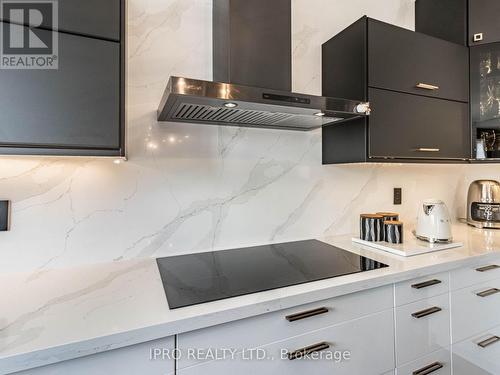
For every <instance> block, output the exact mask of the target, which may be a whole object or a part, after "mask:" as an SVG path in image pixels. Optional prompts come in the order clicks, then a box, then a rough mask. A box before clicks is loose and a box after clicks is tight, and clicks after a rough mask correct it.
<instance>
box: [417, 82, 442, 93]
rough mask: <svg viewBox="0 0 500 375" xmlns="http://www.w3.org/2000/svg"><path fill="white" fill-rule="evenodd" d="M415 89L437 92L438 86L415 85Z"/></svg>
mask: <svg viewBox="0 0 500 375" xmlns="http://www.w3.org/2000/svg"><path fill="white" fill-rule="evenodd" d="M416 87H417V88H419V89H424V90H432V91H434V90H439V86H435V85H430V84H428V83H417V85H416Z"/></svg>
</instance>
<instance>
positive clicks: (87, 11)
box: [2, 0, 124, 41]
mask: <svg viewBox="0 0 500 375" xmlns="http://www.w3.org/2000/svg"><path fill="white" fill-rule="evenodd" d="M57 4H58V15H59V16H58V24H59V26H58V30H59V31H63V32H68V33H74V34H79V35H87V36H93V37H97V38H103V39H110V40H115V41H119V40H120V39H121V32H120V19H121V12H122V9H121V7H122V6H124V5H122V0H59V1H58V2H57ZM2 21H7V22H10V21H11V19H10V15H9V13H6V14H3V17H2ZM26 21H27V20H26ZM40 28H46V29H53V25H52V23H51V22H49V19H44V20H43V21H42V24H41V25H40Z"/></svg>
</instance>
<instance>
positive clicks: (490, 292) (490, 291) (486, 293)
mask: <svg viewBox="0 0 500 375" xmlns="http://www.w3.org/2000/svg"><path fill="white" fill-rule="evenodd" d="M497 293H500V289H497V288H491V289H488V290H485V291H483V292H479V293H476V296H478V297H489V296H492V295H493V294H497Z"/></svg>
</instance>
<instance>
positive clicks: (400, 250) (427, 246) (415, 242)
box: [352, 232, 464, 257]
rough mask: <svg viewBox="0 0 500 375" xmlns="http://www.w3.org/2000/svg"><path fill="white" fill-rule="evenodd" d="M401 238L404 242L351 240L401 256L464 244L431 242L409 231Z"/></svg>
mask: <svg viewBox="0 0 500 375" xmlns="http://www.w3.org/2000/svg"><path fill="white" fill-rule="evenodd" d="M403 240H404V242H403V243H402V244H393V243H389V242H385V241H381V242H371V241H365V240H362V239H359V238H353V239H352V242H356V243H359V244H362V245H365V246H369V247H373V248H375V249H379V250H382V251H387V252H389V253H393V254H396V255H400V256H403V257H411V256H414V255H419V254H426V253H432V252H434V251H441V250H447V249H453V248H455V247H462V246H463V245H464V244H463V243H462V242H450V243H434V244H432V243H429V242H427V241H422V240H419V239H417V238H416V237H415V236H414V235H413V234H412V233H411V232H405V233H404V237H403Z"/></svg>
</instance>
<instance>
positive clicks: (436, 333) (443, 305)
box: [396, 293, 451, 366]
mask: <svg viewBox="0 0 500 375" xmlns="http://www.w3.org/2000/svg"><path fill="white" fill-rule="evenodd" d="M450 344H451V340H450V308H449V294H448V293H446V294H442V295H440V296H436V297H432V298H428V299H425V300H422V301H418V302H414V303H410V304H408V305H405V306H400V307H397V308H396V359H397V361H396V362H397V365H398V366H400V365H402V364H404V363H407V362H410V361H413V360H415V359H418V358H420V357H422V356H424V355H426V354H428V353H432V352H435V351H436V350H440V349H443V348H448V347H449V346H450Z"/></svg>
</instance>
